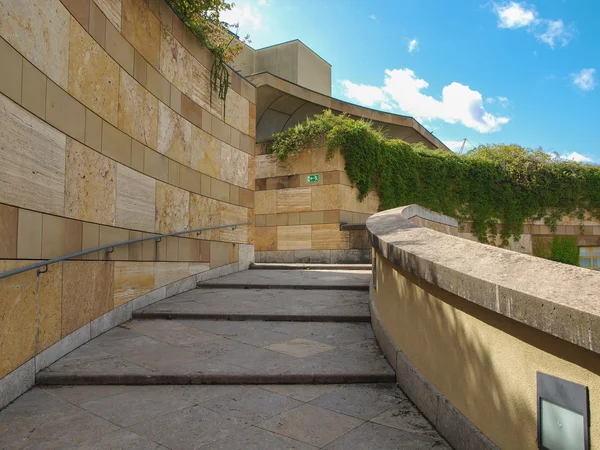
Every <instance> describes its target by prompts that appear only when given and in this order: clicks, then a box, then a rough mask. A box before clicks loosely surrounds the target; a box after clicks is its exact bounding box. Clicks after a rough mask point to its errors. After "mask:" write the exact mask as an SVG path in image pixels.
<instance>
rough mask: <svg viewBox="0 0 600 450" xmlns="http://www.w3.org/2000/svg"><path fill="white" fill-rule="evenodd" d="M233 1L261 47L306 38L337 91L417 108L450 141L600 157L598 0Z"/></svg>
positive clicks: (379, 104) (396, 108)
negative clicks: (328, 68)
mask: <svg viewBox="0 0 600 450" xmlns="http://www.w3.org/2000/svg"><path fill="white" fill-rule="evenodd" d="M235 3H236V7H235V11H233V12H232V13H230V14H229V16H228V17H227V19H229V20H232V19H233V20H236V21H239V23H240V34H245V33H249V34H250V35H251V40H252V44H251V45H252V46H253V47H254V48H261V47H264V46H268V45H272V44H276V43H279V42H284V41H288V40H292V39H300V40H301V41H302V42H304V43H305V44H306V45H308V46H309V47H310V48H312V49H313V50H314V51H315V52H317V53H318V54H319V55H320V56H321V57H323V58H324V59H325V60H326V61H328V62H329V63H330V64H331V65H332V66H333V68H332V83H333V96H334V97H337V98H340V99H343V100H347V101H351V102H353V103H358V104H362V105H365V106H369V107H373V108H375V109H382V110H388V111H391V112H395V113H399V114H407V115H411V116H413V117H415V118H417V119H418V120H419V121H420V122H421V123H422V124H423V125H424V126H425V127H426V128H428V129H429V130H430V131H432V132H433V133H434V134H435V135H436V136H437V137H438V138H439V139H441V140H442V141H444V142H446V143H447V144H448V145H449V146H451V147H456V146H457V145H459V144H460V143H461V140H462V139H463V138H467V139H468V141H469V143H470V144H473V145H477V144H485V143H518V144H521V145H524V146H527V147H540V146H541V147H543V148H544V150H546V151H549V152H557V153H558V154H560V155H562V156H566V157H570V158H574V159H576V160H581V161H592V162H595V163H600V29H599V28H598V26H597V20H598V18H599V17H600V2H597V1H596V0H537V1H535V2H510V1H508V2H506V1H505V2H503V1H489V2H486V1H485V0H480V1H475V0H460V1H448V0H238V1H236V2H235ZM470 144H467V149H468V148H470V147H471V145H470Z"/></svg>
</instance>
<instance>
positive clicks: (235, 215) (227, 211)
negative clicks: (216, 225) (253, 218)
mask: <svg viewBox="0 0 600 450" xmlns="http://www.w3.org/2000/svg"><path fill="white" fill-rule="evenodd" d="M247 220H248V212H247V210H246V208H243V207H241V206H236V205H232V204H230V203H224V202H219V221H220V222H221V224H222V225H228V224H232V223H244V222H246V221H247ZM219 240H221V241H226V242H237V243H240V244H245V243H246V242H247V241H248V227H247V226H242V227H237V228H236V229H235V230H232V229H231V228H222V229H221V230H220V233H219Z"/></svg>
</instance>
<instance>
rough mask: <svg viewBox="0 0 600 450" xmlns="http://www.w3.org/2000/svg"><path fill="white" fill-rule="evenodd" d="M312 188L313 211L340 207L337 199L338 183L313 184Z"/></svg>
mask: <svg viewBox="0 0 600 450" xmlns="http://www.w3.org/2000/svg"><path fill="white" fill-rule="evenodd" d="M310 189H311V190H312V209H313V211H327V210H332V209H339V208H341V205H340V202H339V200H338V195H339V193H338V185H337V184H330V185H326V186H313V187H311V188H310Z"/></svg>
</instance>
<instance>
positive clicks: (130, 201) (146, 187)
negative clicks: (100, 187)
mask: <svg viewBox="0 0 600 450" xmlns="http://www.w3.org/2000/svg"><path fill="white" fill-rule="evenodd" d="M155 199H156V180H154V179H153V178H151V177H149V176H147V175H144V174H142V173H139V172H137V171H135V170H133V169H130V168H129V167H126V166H123V165H121V164H119V165H118V167H117V208H116V211H117V215H116V225H117V226H118V227H122V228H129V229H133V230H141V231H147V232H154V231H155V225H156V221H155Z"/></svg>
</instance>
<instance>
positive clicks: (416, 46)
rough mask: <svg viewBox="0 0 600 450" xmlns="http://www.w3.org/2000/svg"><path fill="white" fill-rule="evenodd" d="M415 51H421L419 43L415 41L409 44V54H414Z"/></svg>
mask: <svg viewBox="0 0 600 450" xmlns="http://www.w3.org/2000/svg"><path fill="white" fill-rule="evenodd" d="M414 51H419V41H417V40H416V39H413V40H412V41H410V42H409V43H408V52H409V53H412V52H414Z"/></svg>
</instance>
